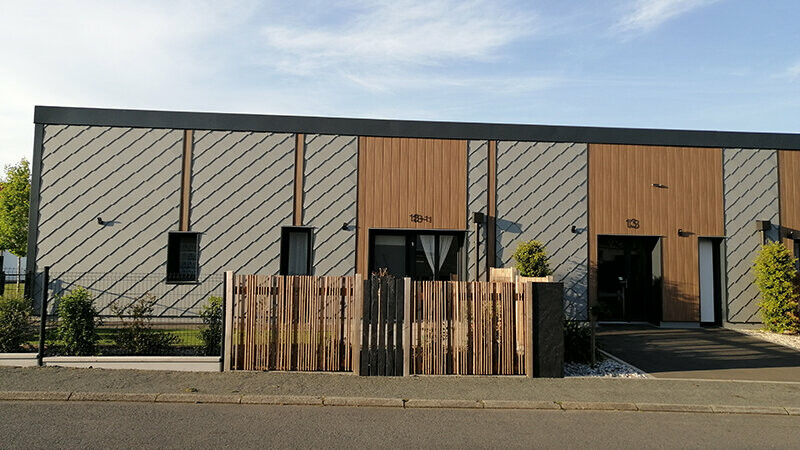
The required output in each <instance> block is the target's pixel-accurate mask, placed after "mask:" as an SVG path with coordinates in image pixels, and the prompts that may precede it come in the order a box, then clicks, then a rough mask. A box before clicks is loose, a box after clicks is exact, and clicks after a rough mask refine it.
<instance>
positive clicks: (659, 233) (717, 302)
mask: <svg viewBox="0 0 800 450" xmlns="http://www.w3.org/2000/svg"><path fill="white" fill-rule="evenodd" d="M34 121H35V124H36V125H35V126H36V134H35V142H34V161H33V182H32V198H31V200H32V201H31V215H30V236H31V238H30V239H29V251H28V255H29V258H28V270H29V271H33V272H37V273H40V272H41V271H42V269H43V268H44V267H45V266H48V267H50V268H51V269H50V270H51V271H53V272H54V273H55V272H57V273H94V274H106V273H109V274H110V273H116V274H120V273H122V274H126V273H139V274H163V276H164V285H165V286H166V288H169V286H173V285H181V286H184V288H185V285H190V286H191V285H194V284H196V285H203V283H204V280H207V279H208V278H209V277H212V276H218V275H219V274H220V273H221V272H223V271H226V270H234V271H237V272H240V273H261V274H278V273H284V274H313V275H351V274H354V273H361V274H370V273H373V272H386V273H390V274H394V275H397V276H410V277H412V278H417V279H441V280H446V279H460V280H475V279H476V278H477V279H480V280H485V279H486V277H487V273H488V269H489V268H490V267H509V266H512V265H513V263H514V261H513V259H512V254H513V253H514V250H515V249H516V247H517V246H518V245H519V243H521V242H524V241H527V240H530V239H537V240H539V241H541V242H543V243H544V244H545V245H546V247H547V250H548V254H549V257H550V265H551V267H552V269H553V271H554V276H555V278H556V279H557V280H558V281H563V282H564V289H565V305H566V311H565V313H566V314H567V316H568V317H571V318H575V319H586V318H587V317H588V309H589V305H595V304H596V305H598V311H599V315H600V318H601V319H603V320H610V321H645V322H652V323H656V324H665V323H682V324H687V325H690V324H699V323H716V324H728V323H731V324H735V323H757V322H758V321H759V317H758V307H757V301H758V295H757V294H758V293H757V290H756V289H755V287H754V285H753V275H752V274H751V271H750V266H751V265H752V260H753V258H754V257H755V254H756V252H757V251H758V249H759V246H760V245H761V243H762V242H764V241H765V240H779V239H780V240H783V241H784V242H785V243H786V244H787V245H788V246H790V248H791V249H792V250H793V251H795V254H797V252H798V251H800V245H798V243H799V242H800V233H799V232H798V231H797V230H798V227H799V226H800V211H798V208H800V206H798V200H799V199H800V180H798V174H800V135H796V134H774V133H734V132H731V133H725V132H703V131H678V130H644V129H620V128H591V127H563V126H540V125H497V124H474V123H446V122H416V121H391V120H366V119H334V118H315V117H290V116H266V115H264V116H262V115H241V114H210V113H186V112H161V111H131V110H103V109H86V108H60V107H37V108H36V112H35V120H34ZM476 213H480V214H476ZM37 280H38V281H37V283H38V284H37V287H36V289H35V290H34V292H37V291H38V292H40V291H41V278H40V276H39V278H37Z"/></svg>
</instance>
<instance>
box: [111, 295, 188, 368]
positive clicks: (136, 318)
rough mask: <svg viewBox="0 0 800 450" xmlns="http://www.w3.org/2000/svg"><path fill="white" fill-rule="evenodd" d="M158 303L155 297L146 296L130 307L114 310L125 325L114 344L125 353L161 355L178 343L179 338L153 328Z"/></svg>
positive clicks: (119, 331)
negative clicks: (155, 306)
mask: <svg viewBox="0 0 800 450" xmlns="http://www.w3.org/2000/svg"><path fill="white" fill-rule="evenodd" d="M157 301H158V299H157V298H156V297H155V296H154V295H152V294H144V295H143V296H141V297H139V299H138V300H136V301H135V302H133V303H132V304H131V305H129V306H128V307H119V306H115V307H113V308H112V311H113V312H114V314H116V315H117V317H118V318H119V320H120V321H121V322H122V323H123V326H122V328H121V329H119V330H118V331H117V335H116V336H115V337H114V343H115V344H116V345H117V346H118V347H119V348H120V349H121V350H122V351H124V352H125V353H127V354H130V355H159V354H162V353H165V352H166V350H168V349H169V348H170V347H171V346H173V345H175V344H177V343H178V340H179V339H178V336H175V335H174V334H172V333H170V332H169V331H164V330H157V329H155V328H153V325H152V323H151V321H152V320H153V309H154V308H153V306H154V305H155V304H156V302H157Z"/></svg>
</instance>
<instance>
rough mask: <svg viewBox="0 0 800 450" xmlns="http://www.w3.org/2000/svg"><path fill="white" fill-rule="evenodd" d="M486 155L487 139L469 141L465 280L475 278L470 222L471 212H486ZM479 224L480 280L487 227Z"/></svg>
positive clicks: (482, 273)
mask: <svg viewBox="0 0 800 450" xmlns="http://www.w3.org/2000/svg"><path fill="white" fill-rule="evenodd" d="M488 155H489V141H469V143H468V147H467V228H468V229H469V231H467V248H466V250H467V274H466V278H465V279H467V280H474V279H475V260H476V258H475V224H474V223H473V222H472V213H474V212H482V213H484V214H487V213H488V210H487V203H488V197H487V195H488V193H487V190H488V188H489V184H488V183H489V180H488ZM486 225H487V224H486V223H484V224H482V225H481V237H480V245H481V248H480V254H479V255H478V270H479V275H480V278H479V279H480V280H485V279H486V278H485V277H486V242H487V234H486V231H487V229H488V227H487V226H486Z"/></svg>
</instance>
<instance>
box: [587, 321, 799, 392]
mask: <svg viewBox="0 0 800 450" xmlns="http://www.w3.org/2000/svg"><path fill="white" fill-rule="evenodd" d="M597 342H598V346H599V347H600V348H601V349H603V350H605V351H607V352H608V353H611V354H612V355H614V356H616V357H618V358H620V359H623V360H624V361H626V362H628V363H630V364H633V365H634V366H636V367H638V368H639V369H641V370H643V371H645V372H647V373H649V374H650V375H652V376H654V377H657V378H702V379H724V380H758V381H796V382H800V351H797V350H793V349H790V348H786V347H783V346H780V345H777V344H773V343H770V342H766V341H762V340H760V339H757V338H754V337H751V336H747V335H744V334H741V333H737V332H736V331H733V330H727V329H724V328H699V329H666V328H656V327H652V326H647V325H601V326H599V327H598V337H597Z"/></svg>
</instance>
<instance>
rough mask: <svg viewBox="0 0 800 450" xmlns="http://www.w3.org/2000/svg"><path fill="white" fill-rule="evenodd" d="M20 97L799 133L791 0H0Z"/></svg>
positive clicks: (3, 111) (4, 148)
mask: <svg viewBox="0 0 800 450" xmlns="http://www.w3.org/2000/svg"><path fill="white" fill-rule="evenodd" d="M0 11H2V14H0V164H8V163H12V162H15V161H17V160H19V159H20V158H22V157H28V158H30V154H31V146H32V141H33V124H32V120H33V106H34V105H64V106H90V107H111V108H134V109H168V110H188V111H223V112H248V113H265V114H270V113H273V114H298V115H322V116H340V117H369V118H396V119H423V120H452V121H478V122H502V123H538V124H568V125H598V126H623V127H641V128H683V129H714V130H746V131H782V132H800V27H798V26H797V23H796V22H797V19H798V18H800V2H798V1H797V0H769V1H765V2H758V1H752V0H582V1H577V0H575V1H533V0H529V1H520V2H514V1H503V0H499V1H497V0H496V1H483V0H461V1H457V0H425V1H412V0H394V1H388V2H380V1H371V0H353V1H335V0H333V1H293V2H268V1H265V2H254V1H242V2H225V1H207V2H204V1H194V2H181V1H169V2H163V1H129V2H126V1H113V2H112V1H85V2H69V1H58V2H55V1H53V2H51V1H37V2H33V1H18V2H11V1H5V0H0Z"/></svg>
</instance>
